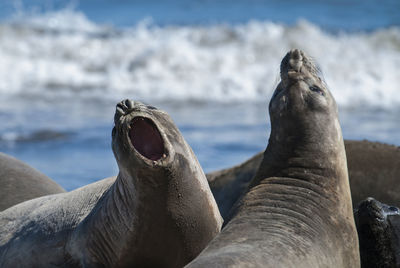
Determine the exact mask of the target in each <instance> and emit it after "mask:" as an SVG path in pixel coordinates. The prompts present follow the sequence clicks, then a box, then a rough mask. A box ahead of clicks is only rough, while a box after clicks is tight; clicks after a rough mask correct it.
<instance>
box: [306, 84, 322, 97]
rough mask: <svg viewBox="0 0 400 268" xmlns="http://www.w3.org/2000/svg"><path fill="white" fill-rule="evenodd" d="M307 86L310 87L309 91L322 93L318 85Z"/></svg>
mask: <svg viewBox="0 0 400 268" xmlns="http://www.w3.org/2000/svg"><path fill="white" fill-rule="evenodd" d="M309 88H310V90H311V91H314V92H317V93H319V94H321V95H324V92H323V91H322V89H321V88H319V87H318V86H310V87H309Z"/></svg>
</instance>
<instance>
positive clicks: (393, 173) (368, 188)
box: [206, 140, 400, 218]
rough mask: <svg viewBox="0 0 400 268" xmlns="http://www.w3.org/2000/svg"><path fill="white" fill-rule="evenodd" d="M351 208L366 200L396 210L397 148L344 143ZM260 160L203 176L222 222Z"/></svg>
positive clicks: (399, 189) (398, 200) (399, 158)
mask: <svg viewBox="0 0 400 268" xmlns="http://www.w3.org/2000/svg"><path fill="white" fill-rule="evenodd" d="M344 146H345V148H346V156H347V168H348V171H349V180H350V189H351V199H352V200H353V207H356V206H357V204H358V203H359V202H361V201H362V200H364V199H365V198H367V197H369V196H374V197H375V198H377V199H379V200H381V201H382V202H384V203H387V204H393V205H395V206H397V207H400V194H399V193H400V183H398V182H399V181H400V147H398V146H394V145H389V144H383V143H379V142H371V141H366V140H363V141H355V140H345V141H344ZM262 159H263V153H262V152H260V153H258V154H256V155H254V156H253V157H251V158H250V159H248V160H246V161H245V162H243V163H241V164H239V165H237V166H233V167H231V168H227V169H223V170H218V171H215V172H211V173H208V174H206V176H207V180H208V182H209V184H210V187H211V191H212V192H213V194H214V197H215V200H216V201H217V204H218V207H219V210H220V212H221V215H222V217H223V218H226V217H227V216H228V213H229V211H230V209H231V208H232V206H233V204H234V203H235V202H236V201H237V200H238V199H239V197H240V196H241V195H242V194H243V193H244V192H245V191H246V189H247V187H248V185H249V183H250V181H251V179H252V178H253V177H254V175H255V174H256V171H257V169H258V167H259V166H260V164H261V161H262Z"/></svg>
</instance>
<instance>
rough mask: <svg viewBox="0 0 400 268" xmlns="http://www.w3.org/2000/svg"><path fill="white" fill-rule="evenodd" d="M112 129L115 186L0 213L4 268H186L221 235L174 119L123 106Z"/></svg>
mask: <svg viewBox="0 0 400 268" xmlns="http://www.w3.org/2000/svg"><path fill="white" fill-rule="evenodd" d="M114 121H115V127H114V128H113V131H112V149H113V152H114V155H115V158H116V160H117V163H118V167H119V174H118V176H117V178H108V179H104V180H101V181H98V182H95V183H93V184H90V185H87V186H84V187H82V188H79V189H77V190H75V191H72V192H68V193H62V194H56V195H50V196H45V197H40V198H37V199H33V200H30V201H27V202H24V203H21V204H19V205H16V206H13V207H11V208H9V209H7V210H5V211H3V212H0V267H60V266H61V267H70V266H74V267H182V266H183V265H185V264H186V263H188V262H189V261H191V260H192V259H193V258H194V257H196V256H197V255H198V254H199V253H200V252H201V250H203V248H204V247H205V246H206V245H207V244H208V242H209V241H210V240H211V239H212V238H213V237H214V236H216V235H217V234H218V233H219V231H220V228H221V225H222V218H221V216H220V214H219V211H218V208H217V205H216V203H215V200H214V198H213V196H212V193H211V191H210V188H209V186H208V184H207V180H206V178H205V175H204V173H203V171H202V169H201V167H200V165H199V163H198V161H197V159H196V157H195V156H194V154H193V152H192V150H191V148H190V147H189V145H188V144H187V143H186V141H185V140H184V139H183V137H182V135H181V133H180V132H179V130H178V128H177V127H176V126H175V124H174V123H173V121H172V119H171V118H170V117H169V115H168V114H167V113H165V112H163V111H161V110H158V109H156V108H154V107H151V106H146V105H144V104H142V103H140V102H133V101H130V100H125V101H122V102H120V103H119V104H118V105H117V108H116V113H115V118H114Z"/></svg>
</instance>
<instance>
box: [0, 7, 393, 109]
mask: <svg viewBox="0 0 400 268" xmlns="http://www.w3.org/2000/svg"><path fill="white" fill-rule="evenodd" d="M292 48H300V49H303V50H304V51H306V52H307V53H308V54H309V55H312V56H313V57H314V58H315V60H316V61H317V62H318V63H319V65H320V67H321V69H322V71H323V73H324V77H325V80H326V82H327V84H328V85H329V87H330V89H331V91H332V93H333V95H334V96H335V98H336V100H337V102H338V104H339V106H342V107H349V108H357V107H365V106H371V107H375V108H382V109H389V110H390V109H394V108H395V107H399V106H400V94H399V90H400V86H399V82H398V81H399V80H398V79H399V77H400V68H399V66H400V27H392V28H387V29H380V30H375V31H373V32H351V33H349V32H340V33H330V32H327V31H324V30H323V29H321V28H319V27H318V26H316V25H313V24H311V23H309V22H307V21H299V22H298V23H297V24H295V25H292V26H289V25H283V24H279V23H273V22H269V21H249V22H247V23H245V24H239V25H229V24H226V25H224V24H217V25H206V26H173V25H167V26H162V27H161V26H157V25H154V24H153V23H151V20H145V21H143V22H141V23H139V24H137V25H134V26H132V27H128V28H115V27H112V26H108V25H99V24H96V23H94V22H91V21H89V20H88V19H87V18H86V17H85V15H84V14H82V13H80V12H78V11H73V10H62V11H57V12H48V13H45V14H42V15H36V16H25V17H19V18H16V19H13V20H9V21H6V22H3V23H1V24H0V59H1V61H0V93H1V94H2V95H3V96H7V97H13V96H17V97H19V98H28V99H29V100H32V99H41V100H49V101H53V100H54V99H55V98H59V97H60V96H61V97H74V98H76V97H77V96H78V97H81V98H84V99H85V98H96V99H108V100H115V101H118V100H120V99H121V98H126V97H129V98H135V99H141V100H145V101H148V102H150V101H160V100H161V101H163V100H177V101H187V100H194V101H200V102H201V101H222V102H231V101H239V102H243V101H262V102H267V101H268V100H269V98H270V97H271V94H272V92H273V90H274V87H275V86H276V84H277V82H278V81H279V64H280V61H281V59H282V57H283V56H284V55H285V53H286V52H287V51H288V50H290V49H292ZM0 101H1V100H0Z"/></svg>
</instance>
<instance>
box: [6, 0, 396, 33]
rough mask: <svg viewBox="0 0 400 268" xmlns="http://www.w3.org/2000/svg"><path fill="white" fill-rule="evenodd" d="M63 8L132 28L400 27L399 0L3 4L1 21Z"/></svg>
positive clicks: (27, 0)
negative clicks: (148, 23)
mask: <svg viewBox="0 0 400 268" xmlns="http://www.w3.org/2000/svg"><path fill="white" fill-rule="evenodd" d="M66 7H74V8H75V9H76V10H80V11H82V12H83V13H84V14H85V15H86V16H87V17H88V18H89V19H90V20H91V21H94V22H96V23H102V24H104V23H109V24H112V25H115V26H118V27H120V26H132V25H135V24H137V23H138V22H140V21H141V20H143V19H144V18H147V17H151V18H152V19H153V20H154V22H155V23H156V24H159V25H168V24H178V25H182V24H200V25H204V24H213V23H245V22H247V21H249V20H269V21H274V22H283V23H286V24H293V23H295V22H296V21H297V20H298V19H301V18H303V19H307V20H308V21H310V22H312V23H315V24H317V25H320V26H322V27H324V28H328V29H332V30H351V31H354V30H373V29H376V28H382V27H388V26H392V25H399V24H400V2H399V1H398V0H383V1H379V0H326V1H318V0H303V1H296V0H269V1H265V0H264V1H261V0H246V1H245V0H238V1H228V0H218V1H215V0H191V1H187V0H168V1H154V0H142V1H133V0H114V1H111V0H84V1H71V0H67V1H65V0H62V1H39V0H24V1H15V0H14V1H12V0H6V1H3V2H2V3H1V4H0V17H1V18H9V17H11V16H12V15H15V14H16V11H21V10H22V11H24V13H26V12H47V11H49V10H58V9H63V8H66Z"/></svg>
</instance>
